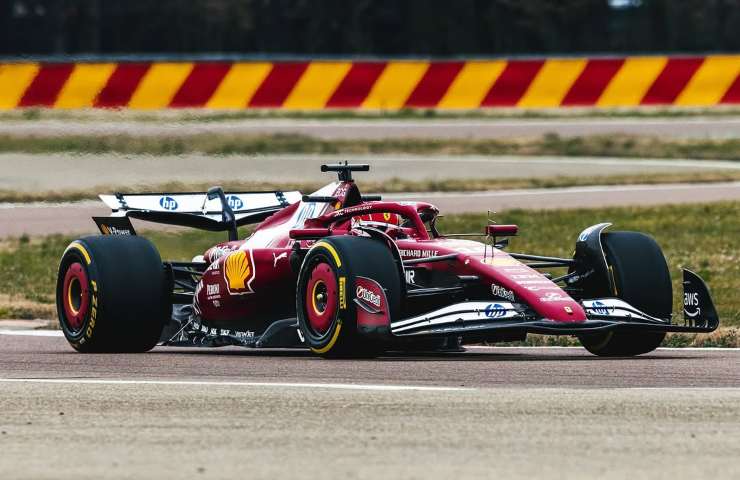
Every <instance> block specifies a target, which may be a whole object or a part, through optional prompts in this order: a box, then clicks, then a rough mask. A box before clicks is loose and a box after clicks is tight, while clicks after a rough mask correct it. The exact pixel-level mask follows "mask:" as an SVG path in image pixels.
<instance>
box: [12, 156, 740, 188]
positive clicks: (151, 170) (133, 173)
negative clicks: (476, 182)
mask: <svg viewBox="0 0 740 480" xmlns="http://www.w3.org/2000/svg"><path fill="white" fill-rule="evenodd" d="M345 160H347V161H349V162H350V163H367V164H370V171H369V172H367V173H358V174H355V177H356V179H357V181H358V182H359V184H360V186H362V182H363V181H375V182H381V181H386V180H390V179H393V178H400V179H403V180H407V181H425V180H437V181H444V180H449V179H469V178H478V179H481V178H484V179H488V178H493V179H499V180H501V179H511V178H527V179H531V178H537V179H549V178H556V177H592V178H593V177H605V176H612V175H632V176H634V175H641V174H647V175H650V174H658V175H661V174H666V173H668V174H678V173H681V174H691V173H697V174H701V173H706V172H719V171H724V172H738V171H740V162H737V161H712V160H688V159H684V160H665V159H634V158H609V157H550V156H534V157H528V156H482V155H302V154H297V155H295V154H294V155H225V156H220V155H203V154H197V153H194V154H183V155H161V156H159V155H158V156H152V155H119V154H84V155H83V154H80V155H73V154H44V155H34V154H24V153H0V190H11V191H31V192H45V191H60V190H85V189H91V190H93V191H99V190H100V189H101V188H105V189H109V188H115V187H116V186H126V187H130V188H132V187H137V186H139V187H140V188H145V186H147V185H156V184H163V183H169V182H173V181H177V182H183V183H193V182H197V183H205V182H210V183H211V184H213V185H217V184H219V182H224V181H231V182H234V181H245V182H271V183H278V184H280V183H283V182H301V183H305V182H315V183H317V184H324V183H328V182H330V181H331V180H333V179H335V178H336V177H335V176H333V175H329V174H326V173H322V172H321V170H320V166H321V165H322V164H324V163H337V162H340V161H345Z"/></svg>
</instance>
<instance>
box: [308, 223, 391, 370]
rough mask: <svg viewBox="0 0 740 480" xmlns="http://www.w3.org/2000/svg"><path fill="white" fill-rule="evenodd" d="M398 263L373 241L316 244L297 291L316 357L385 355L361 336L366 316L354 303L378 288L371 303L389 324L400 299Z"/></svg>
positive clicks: (359, 239)
mask: <svg viewBox="0 0 740 480" xmlns="http://www.w3.org/2000/svg"><path fill="white" fill-rule="evenodd" d="M394 261H395V260H394V258H393V255H392V254H391V252H390V251H389V250H388V248H387V247H386V246H385V245H384V244H383V243H382V242H380V241H378V240H374V239H370V238H362V237H354V236H342V237H330V238H325V239H323V240H321V241H319V242H316V244H315V245H314V246H313V247H312V248H311V250H309V252H308V253H307V254H306V257H305V259H304V260H303V263H302V265H301V270H300V273H299V275H298V284H297V289H296V309H297V314H298V325H299V327H300V329H301V333H302V334H303V337H304V339H305V342H306V343H307V345H308V347H309V348H310V349H311V351H313V352H314V353H316V354H318V355H321V356H323V357H327V358H337V357H343V358H352V357H354V358H356V357H372V356H376V355H378V354H379V353H381V352H382V348H383V345H382V343H380V341H378V340H377V339H373V338H371V337H370V336H366V335H362V334H361V333H360V332H359V330H358V316H359V315H363V312H362V311H360V309H361V308H362V307H360V306H358V305H357V303H356V302H355V301H354V299H355V298H356V292H357V291H358V287H360V288H364V287H363V285H376V286H377V289H376V290H377V291H376V292H374V293H372V295H373V296H371V297H370V298H371V300H372V301H377V302H378V303H379V304H380V305H381V309H384V310H385V313H387V317H386V318H387V319H388V320H389V321H390V319H391V318H394V317H395V316H396V315H397V314H398V310H399V308H400V295H401V284H400V278H399V275H398V269H397V267H396V265H395V263H394ZM376 294H377V295H378V296H377V297H376V296H375V295H376ZM381 294H382V295H383V296H382V300H380V298H381V297H380V295H381ZM366 295H371V294H369V293H368V294H366Z"/></svg>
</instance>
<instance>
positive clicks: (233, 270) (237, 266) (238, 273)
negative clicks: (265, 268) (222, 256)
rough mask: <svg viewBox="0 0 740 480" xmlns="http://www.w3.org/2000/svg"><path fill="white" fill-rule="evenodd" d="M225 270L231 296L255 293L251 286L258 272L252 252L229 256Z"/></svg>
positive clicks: (240, 252) (238, 251) (236, 252)
mask: <svg viewBox="0 0 740 480" xmlns="http://www.w3.org/2000/svg"><path fill="white" fill-rule="evenodd" d="M223 270H224V276H225V277H226V286H227V287H228V289H229V293H230V294H232V295H242V294H245V293H254V290H252V287H251V284H252V280H254V276H255V273H256V272H255V268H254V259H253V258H252V251H251V250H246V251H245V250H237V251H235V252H232V253H230V254H228V255H227V256H226V260H225V261H224V267H223Z"/></svg>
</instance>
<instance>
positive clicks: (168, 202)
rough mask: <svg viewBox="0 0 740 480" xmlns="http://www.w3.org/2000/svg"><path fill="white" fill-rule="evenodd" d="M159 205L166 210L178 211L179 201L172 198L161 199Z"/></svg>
mask: <svg viewBox="0 0 740 480" xmlns="http://www.w3.org/2000/svg"><path fill="white" fill-rule="evenodd" d="M159 204H160V205H161V206H162V208H164V209H165V210H177V200H175V199H174V198H172V197H162V198H160V199H159Z"/></svg>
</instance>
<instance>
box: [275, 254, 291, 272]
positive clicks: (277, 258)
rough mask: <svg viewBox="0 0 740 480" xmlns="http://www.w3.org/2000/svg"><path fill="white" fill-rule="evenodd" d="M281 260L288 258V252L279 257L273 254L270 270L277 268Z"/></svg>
mask: <svg viewBox="0 0 740 480" xmlns="http://www.w3.org/2000/svg"><path fill="white" fill-rule="evenodd" d="M283 258H288V252H283V253H281V254H280V255H276V254H275V253H273V254H272V268H275V267H277V262H279V261H280V260H282V259H283Z"/></svg>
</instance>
